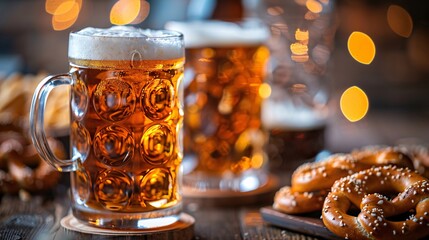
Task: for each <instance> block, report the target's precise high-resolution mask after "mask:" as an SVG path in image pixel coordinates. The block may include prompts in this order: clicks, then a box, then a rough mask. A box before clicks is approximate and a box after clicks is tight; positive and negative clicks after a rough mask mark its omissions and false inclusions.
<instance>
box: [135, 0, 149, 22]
mask: <svg viewBox="0 0 429 240" xmlns="http://www.w3.org/2000/svg"><path fill="white" fill-rule="evenodd" d="M149 12H150V4H149V2H146V1H144V0H143V1H141V2H140V11H139V14H138V15H137V17H136V18H135V19H134V21H132V22H131V24H139V23H141V22H143V21H144V20H145V19H146V18H147V16H149Z"/></svg>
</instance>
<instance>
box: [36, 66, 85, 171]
mask: <svg viewBox="0 0 429 240" xmlns="http://www.w3.org/2000/svg"><path fill="white" fill-rule="evenodd" d="M71 84H72V78H71V75H70V74H59V75H53V76H48V77H46V78H44V79H43V80H42V81H41V82H40V83H39V85H38V86H37V88H36V90H35V92H34V95H33V99H32V101H31V107H30V135H31V140H32V141H33V144H34V146H35V147H36V149H37V151H38V152H39V154H40V156H41V157H42V159H44V160H45V161H46V162H47V163H49V164H50V165H52V166H54V167H55V168H56V169H57V170H58V171H60V172H70V171H74V170H76V168H77V164H76V161H73V160H70V159H67V160H62V159H58V158H57V157H56V156H55V154H54V153H53V151H52V150H51V148H50V146H49V144H48V140H47V138H46V134H45V124H44V122H45V119H44V116H45V107H46V101H47V98H48V95H49V93H50V92H51V91H52V89H54V88H55V87H58V86H62V85H69V86H70V85H71Z"/></svg>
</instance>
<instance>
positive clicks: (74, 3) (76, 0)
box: [45, 0, 82, 31]
mask: <svg viewBox="0 0 429 240" xmlns="http://www.w3.org/2000/svg"><path fill="white" fill-rule="evenodd" d="M81 6H82V0H56V1H52V0H47V1H46V4H45V9H46V12H48V13H52V28H53V29H54V30H55V31H62V30H65V29H67V28H69V27H71V26H72V25H73V24H74V23H75V22H76V20H77V18H78V16H79V12H80V9H81ZM54 8H55V9H54Z"/></svg>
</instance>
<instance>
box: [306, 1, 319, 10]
mask: <svg viewBox="0 0 429 240" xmlns="http://www.w3.org/2000/svg"><path fill="white" fill-rule="evenodd" d="M305 6H306V7H307V9H308V10H309V11H310V12H313V13H320V12H321V11H322V10H323V6H322V4H321V3H320V2H318V1H316V0H307V2H306V3H305Z"/></svg>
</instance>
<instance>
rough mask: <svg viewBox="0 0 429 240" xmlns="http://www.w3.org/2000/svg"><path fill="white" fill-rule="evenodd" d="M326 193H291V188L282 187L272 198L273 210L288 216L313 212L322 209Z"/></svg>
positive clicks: (324, 191) (323, 191) (322, 191)
mask: <svg viewBox="0 0 429 240" xmlns="http://www.w3.org/2000/svg"><path fill="white" fill-rule="evenodd" d="M327 194H328V191H326V190H321V191H316V192H303V193H301V192H293V191H292V189H291V187H289V186H285V187H282V188H281V189H280V190H279V191H278V192H277V193H276V195H275V196H274V204H273V207H274V209H277V210H280V211H282V212H286V213H289V214H299V213H305V212H314V211H317V210H320V209H322V207H323V202H324V201H325V197H326V195H327Z"/></svg>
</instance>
